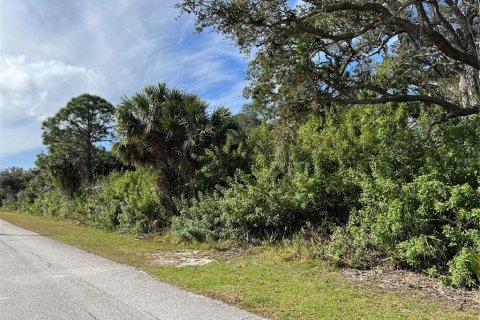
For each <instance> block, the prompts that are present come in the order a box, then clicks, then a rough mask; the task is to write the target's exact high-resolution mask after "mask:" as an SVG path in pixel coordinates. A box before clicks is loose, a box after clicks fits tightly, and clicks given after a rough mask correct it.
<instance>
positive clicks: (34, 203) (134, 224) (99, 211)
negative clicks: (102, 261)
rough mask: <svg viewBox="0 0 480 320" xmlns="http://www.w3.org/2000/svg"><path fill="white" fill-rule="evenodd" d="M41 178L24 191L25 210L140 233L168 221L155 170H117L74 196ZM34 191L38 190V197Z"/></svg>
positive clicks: (161, 225) (159, 226) (34, 180)
mask: <svg viewBox="0 0 480 320" xmlns="http://www.w3.org/2000/svg"><path fill="white" fill-rule="evenodd" d="M39 178H40V177H38V178H37V179H33V180H32V181H31V183H30V184H29V185H28V187H27V189H26V190H25V191H24V193H23V197H22V199H21V201H20V208H21V210H22V211H25V212H30V213H35V214H40V215H43V216H48V217H53V216H58V217H62V218H69V219H75V220H77V221H79V222H81V223H83V224H87V225H93V226H96V227H99V228H102V229H107V230H118V231H122V232H131V233H137V234H140V233H147V232H152V231H156V230H159V229H160V228H162V227H165V226H166V225H167V223H168V221H167V220H166V219H165V215H164V210H163V206H162V204H161V203H160V201H159V196H158V192H157V189H156V175H155V174H154V173H153V172H152V171H149V170H145V169H138V170H136V171H126V172H122V173H119V172H114V173H112V174H110V175H109V176H107V177H105V178H103V179H101V180H100V181H98V182H97V184H96V185H95V187H93V189H92V190H90V193H88V194H84V195H82V196H77V197H75V198H73V199H70V197H68V196H67V195H66V194H65V193H64V192H62V191H61V190H60V189H59V188H57V187H55V186H54V185H52V184H50V186H49V187H48V184H47V185H45V182H44V181H43V183H41V182H39V181H38V180H39ZM32 192H38V194H37V196H35V197H33V196H32V195H31V194H32Z"/></svg>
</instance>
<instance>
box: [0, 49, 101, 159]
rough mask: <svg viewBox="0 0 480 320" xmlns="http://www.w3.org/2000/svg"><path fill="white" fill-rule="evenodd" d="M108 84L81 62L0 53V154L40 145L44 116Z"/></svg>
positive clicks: (8, 153) (12, 152)
mask: <svg viewBox="0 0 480 320" xmlns="http://www.w3.org/2000/svg"><path fill="white" fill-rule="evenodd" d="M105 84H106V81H105V79H104V77H103V76H102V75H101V74H100V73H98V72H96V71H93V70H90V69H87V68H85V67H82V66H72V65H69V64H67V63H65V62H62V61H55V60H50V61H35V62H29V61H27V59H26V57H25V56H23V55H16V56H11V55H0V114H1V118H0V128H1V131H0V132H1V136H0V154H1V155H2V156H7V155H10V154H14V153H17V152H21V151H24V150H28V149H31V148H35V147H39V146H40V145H41V141H40V123H41V121H42V120H44V119H45V118H46V117H48V116H51V115H53V114H54V113H55V112H56V111H58V109H60V108H61V107H63V106H64V105H65V104H66V103H67V102H68V100H69V99H70V98H71V97H73V96H76V95H79V94H82V93H84V92H90V93H97V92H99V91H102V88H103V87H104V86H105Z"/></svg>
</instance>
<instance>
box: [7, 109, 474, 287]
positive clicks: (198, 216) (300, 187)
mask: <svg viewBox="0 0 480 320" xmlns="http://www.w3.org/2000/svg"><path fill="white" fill-rule="evenodd" d="M413 115H415V116H413ZM435 117H436V115H435V114H434V113H432V112H429V113H426V112H423V111H421V110H420V109H419V107H418V106H405V105H403V106H398V105H391V106H375V107H374V106H363V107H352V108H351V109H349V110H348V111H346V112H343V113H340V114H338V113H332V114H327V115H316V116H313V115H311V116H309V117H308V118H307V119H304V120H301V121H298V122H292V121H284V120H279V119H277V120H276V121H270V122H263V123H262V124H260V125H258V126H256V127H252V128H248V130H245V131H244V133H242V132H237V134H233V133H231V134H229V135H228V136H227V137H226V139H225V141H224V143H223V145H222V144H219V145H210V147H208V148H206V149H204V150H203V152H200V153H197V154H195V155H192V157H193V160H194V161H195V162H196V163H197V164H198V166H197V168H196V169H195V170H193V171H189V172H190V175H189V181H186V180H185V183H186V184H188V186H181V187H182V188H187V189H189V190H194V191H196V193H195V195H194V196H192V195H191V192H189V193H185V194H182V195H181V196H179V197H175V198H174V201H175V207H176V208H177V209H178V212H179V214H178V215H175V216H174V217H170V214H167V213H166V209H165V203H164V202H163V201H162V197H161V192H159V190H158V188H157V186H158V182H159V180H158V179H159V176H158V175H157V174H155V172H152V171H150V170H148V169H137V170H136V171H126V172H121V173H113V174H110V175H109V176H107V177H104V178H102V179H99V181H98V182H97V183H96V184H95V185H94V186H92V187H91V188H90V189H88V190H87V191H88V192H84V193H83V194H82V195H78V196H76V197H74V198H73V199H70V198H68V197H67V196H65V195H64V193H62V192H60V191H59V190H58V188H56V187H55V184H52V182H51V179H50V180H49V178H48V176H45V175H44V174H37V175H36V176H35V177H34V178H31V179H29V182H28V184H27V187H26V189H24V190H23V191H21V192H20V193H19V194H18V195H17V196H16V199H17V202H18V203H20V206H21V208H22V210H24V211H30V212H37V213H40V214H43V215H47V216H52V215H57V216H62V217H67V218H73V219H77V220H79V221H81V222H82V223H85V224H90V225H94V226H97V227H100V228H105V229H109V230H118V231H122V232H133V233H146V232H154V231H158V230H160V229H162V228H170V230H171V231H172V232H173V233H175V234H176V235H178V236H180V237H182V238H184V239H186V240H190V241H191V240H197V241H216V240H220V239H234V240H237V241H248V242H261V241H265V240H268V241H275V240H279V239H282V238H286V237H291V236H293V235H295V234H299V233H301V234H302V235H306V234H308V235H309V236H311V237H317V238H319V239H320V240H321V241H320V242H321V243H324V245H322V247H320V248H319V250H318V254H319V255H320V256H322V257H324V258H328V259H331V260H333V261H335V262H337V263H338V264H339V265H346V266H351V267H357V268H373V267H376V266H379V265H389V266H393V267H399V268H410V269H414V270H424V271H425V272H428V273H429V274H431V275H433V276H436V277H440V278H441V279H443V280H444V281H445V282H448V283H450V284H452V285H455V286H475V285H477V284H478V281H479V279H478V277H477V276H476V273H477V274H478V273H479V272H478V270H480V264H479V262H478V260H479V259H476V258H475V257H478V253H480V145H479V142H480V117H470V118H468V119H457V120H455V121H451V122H447V123H444V124H441V125H439V126H436V127H433V128H431V127H430V126H429V124H430V123H432V121H433V119H434V118H435ZM246 132H248V134H247V133H246ZM232 172H235V174H233V175H232ZM161 177H162V176H160V179H161ZM476 270H477V271H476Z"/></svg>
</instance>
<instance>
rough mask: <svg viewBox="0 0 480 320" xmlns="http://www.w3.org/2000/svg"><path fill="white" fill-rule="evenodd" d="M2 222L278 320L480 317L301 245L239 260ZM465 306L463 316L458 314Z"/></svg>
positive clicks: (74, 227) (197, 246)
mask: <svg viewBox="0 0 480 320" xmlns="http://www.w3.org/2000/svg"><path fill="white" fill-rule="evenodd" d="M0 219H2V220H5V221H9V222H11V223H14V224H16V225H18V226H21V227H24V228H27V229H30V230H34V231H36V232H39V233H41V234H43V235H46V236H49V237H52V238H54V239H57V240H60V241H62V242H65V243H68V244H71V245H74V246H77V247H80V248H82V249H85V250H87V251H90V252H93V253H95V254H99V255H101V256H104V257H107V258H109V259H112V260H114V261H117V262H120V263H126V264H129V265H132V266H135V267H137V268H139V269H141V270H144V271H146V272H148V273H149V274H151V275H152V276H154V277H156V278H158V279H160V280H162V281H165V282H167V283H170V284H172V285H175V286H179V287H182V288H185V289H186V290H189V291H193V292H197V293H200V294H203V295H207V296H210V297H213V298H217V299H221V300H223V301H226V302H228V303H231V304H234V305H237V306H239V307H242V308H245V309H247V310H249V311H253V312H255V313H257V314H260V315H264V316H268V317H272V318H275V319H307V320H308V319H312V320H313V319H339V320H340V319H342V320H343V319H359V318H361V319H412V320H413V319H415V320H416V319H445V320H446V319H477V318H478V313H477V311H476V309H475V305H473V309H472V305H470V307H468V304H466V303H465V302H464V301H463V300H452V301H450V302H453V303H449V300H448V299H447V300H445V299H438V297H437V298H433V297H429V296H426V295H424V294H422V292H421V291H416V289H415V288H414V287H412V288H408V289H407V291H401V290H391V289H388V288H383V289H382V288H381V287H380V286H377V285H376V282H375V281H373V280H372V281H362V283H361V284H359V283H356V282H353V281H352V279H350V278H349V277H347V276H345V275H343V274H342V273H340V272H339V270H337V269H336V268H334V267H333V266H332V265H330V264H328V263H325V262H324V261H321V260H318V259H315V258H314V256H313V255H312V250H313V249H314V248H313V247H312V246H311V245H308V243H304V242H298V241H299V240H295V241H293V242H292V241H289V242H284V243H282V244H280V245H275V246H273V245H262V246H255V247H244V248H243V250H236V251H235V253H234V254H233V255H230V254H229V255H227V254H226V253H227V252H229V251H231V249H232V247H231V244H228V243H192V242H184V241H181V240H180V239H178V238H177V237H174V236H171V235H165V234H164V235H160V236H159V235H157V236H155V237H151V238H148V239H145V238H143V239H142V238H138V237H135V236H133V235H120V234H118V233H117V232H107V231H104V230H100V229H98V228H93V227H87V226H80V225H78V224H77V223H76V222H75V221H71V220H65V219H59V218H44V217H38V216H34V215H20V214H18V213H13V212H0ZM165 252H168V253H170V252H178V253H182V254H186V253H188V252H208V253H209V257H210V258H212V260H214V262H211V263H209V264H205V265H197V266H178V265H169V264H159V263H158V262H157V261H156V259H157V257H158V255H159V254H162V253H165ZM458 308H463V309H464V310H463V311H458V310H457V309H458Z"/></svg>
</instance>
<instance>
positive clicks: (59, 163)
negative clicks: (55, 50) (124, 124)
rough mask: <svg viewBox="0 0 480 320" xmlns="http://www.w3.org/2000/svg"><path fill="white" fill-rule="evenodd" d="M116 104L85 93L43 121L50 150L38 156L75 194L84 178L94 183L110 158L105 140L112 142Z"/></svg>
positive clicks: (43, 130)
mask: <svg viewBox="0 0 480 320" xmlns="http://www.w3.org/2000/svg"><path fill="white" fill-rule="evenodd" d="M113 115H114V107H113V105H111V104H110V103H109V102H108V101H106V100H105V99H103V98H101V97H98V96H94V95H90V94H83V95H81V96H78V97H75V98H73V99H71V100H70V101H69V102H68V103H67V105H66V106H65V107H64V108H62V109H60V111H58V112H57V114H55V115H54V116H53V117H51V118H48V119H47V120H46V121H44V122H43V124H42V138H43V144H44V145H46V146H47V148H48V153H47V154H42V155H40V156H39V158H38V160H37V164H38V165H39V166H40V167H47V168H49V170H50V171H51V172H52V174H53V176H54V177H55V178H56V179H57V180H58V181H59V182H60V184H61V185H63V186H64V189H66V190H68V193H70V194H72V193H74V192H75V191H77V190H78V188H79V187H80V184H81V183H82V182H86V183H87V184H91V183H92V181H93V177H94V175H95V173H96V171H100V172H102V171H105V168H102V167H101V166H102V165H103V164H104V163H106V162H108V161H106V160H107V159H106V158H108V155H107V154H106V153H105V149H104V147H102V143H108V142H111V141H112V139H113V138H114V133H113Z"/></svg>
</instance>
